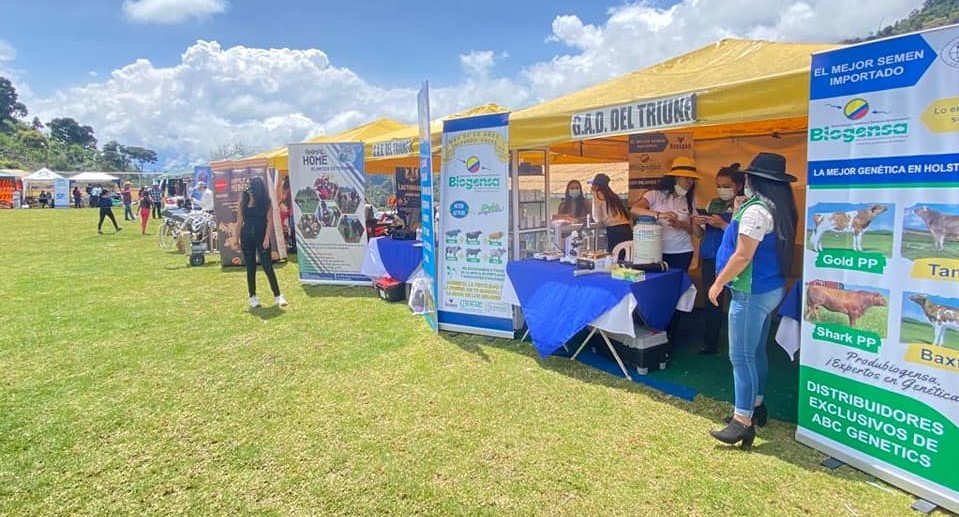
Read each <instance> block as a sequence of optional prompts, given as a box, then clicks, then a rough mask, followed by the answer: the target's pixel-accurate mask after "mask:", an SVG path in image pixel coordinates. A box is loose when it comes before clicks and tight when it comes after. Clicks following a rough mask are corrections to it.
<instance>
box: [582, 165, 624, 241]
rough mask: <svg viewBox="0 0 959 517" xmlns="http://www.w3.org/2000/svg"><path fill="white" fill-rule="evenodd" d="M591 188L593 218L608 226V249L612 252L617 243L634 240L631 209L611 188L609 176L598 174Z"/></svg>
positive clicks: (598, 222)
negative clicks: (630, 217)
mask: <svg viewBox="0 0 959 517" xmlns="http://www.w3.org/2000/svg"><path fill="white" fill-rule="evenodd" d="M590 190H592V192H593V220H595V221H596V223H597V224H599V225H601V226H605V227H606V251H608V252H610V253H612V251H613V248H615V247H616V245H617V244H619V243H622V242H626V241H631V240H633V229H632V227H631V226H630V224H629V223H630V221H629V211H628V210H626V205H624V204H623V200H621V199H619V196H618V195H617V194H616V193H615V192H613V189H611V188H609V176H607V175H605V174H603V173H599V174H597V175H596V177H594V178H593V181H592V184H591V186H590ZM613 259H614V260H617V259H618V257H613Z"/></svg>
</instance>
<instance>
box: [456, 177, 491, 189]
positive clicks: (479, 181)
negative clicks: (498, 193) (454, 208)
mask: <svg viewBox="0 0 959 517" xmlns="http://www.w3.org/2000/svg"><path fill="white" fill-rule="evenodd" d="M449 187H450V188H463V189H466V190H473V189H494V188H499V187H500V179H499V178H498V177H496V176H480V177H476V178H471V177H463V176H450V181H449Z"/></svg>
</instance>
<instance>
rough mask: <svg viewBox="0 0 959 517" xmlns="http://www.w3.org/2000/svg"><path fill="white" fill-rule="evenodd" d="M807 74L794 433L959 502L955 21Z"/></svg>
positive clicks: (838, 53) (935, 496)
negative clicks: (801, 288) (803, 233)
mask: <svg viewBox="0 0 959 517" xmlns="http://www.w3.org/2000/svg"><path fill="white" fill-rule="evenodd" d="M811 75H812V80H811V83H812V84H811V89H810V97H811V99H810V103H809V143H808V157H809V162H808V190H807V194H806V205H807V208H806V213H805V214H803V215H804V216H805V221H806V236H805V237H806V239H805V245H804V250H803V251H804V261H805V262H804V278H803V282H804V283H805V285H804V310H803V323H802V349H801V355H800V386H799V421H798V429H797V432H796V436H797V439H798V440H799V441H800V442H802V443H805V444H807V445H810V446H812V447H815V448H817V449H820V450H822V451H824V452H826V453H828V454H830V455H831V456H833V457H835V458H837V459H839V460H841V461H843V462H846V463H848V464H850V465H852V466H854V467H856V468H859V469H861V470H864V471H866V472H868V473H870V474H873V475H875V476H877V477H879V478H882V479H884V480H886V481H888V482H890V483H892V484H894V485H897V486H899V487H901V488H903V489H905V490H907V491H909V492H912V493H914V494H917V495H919V496H920V497H922V498H924V499H926V500H928V501H930V502H933V503H935V504H938V505H940V506H943V507H945V508H949V509H950V510H952V511H959V474H957V470H956V469H957V467H956V465H959V145H957V144H959V97H956V89H955V85H956V84H959V27H955V26H953V27H947V28H943V29H938V30H932V31H928V32H923V33H915V34H909V35H905V36H901V37H896V38H891V39H885V40H880V41H875V42H870V43H865V44H861V45H856V46H851V47H844V48H841V49H838V50H835V51H830V52H825V53H821V54H817V55H815V56H813V64H812V74H811Z"/></svg>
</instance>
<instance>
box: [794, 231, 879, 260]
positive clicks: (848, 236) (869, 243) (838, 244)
mask: <svg viewBox="0 0 959 517" xmlns="http://www.w3.org/2000/svg"><path fill="white" fill-rule="evenodd" d="M812 235H813V231H812V230H809V231H807V232H806V244H805V246H806V248H807V249H810V250H811V249H812V245H811V244H810V243H811V242H812ZM821 244H822V247H823V249H826V248H840V249H847V250H851V249H852V233H835V232H826V234H825V235H823V236H822V241H821ZM862 249H863V251H864V252H866V253H869V252H872V253H879V254H881V255H884V256H885V257H888V258H892V232H888V231H878V232H869V231H867V232H866V233H864V234H863V235H862Z"/></svg>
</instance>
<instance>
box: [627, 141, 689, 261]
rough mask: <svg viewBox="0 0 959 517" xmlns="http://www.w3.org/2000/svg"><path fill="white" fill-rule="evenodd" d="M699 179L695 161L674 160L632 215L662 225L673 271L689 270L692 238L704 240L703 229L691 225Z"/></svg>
mask: <svg viewBox="0 0 959 517" xmlns="http://www.w3.org/2000/svg"><path fill="white" fill-rule="evenodd" d="M698 179H699V174H698V172H697V171H696V163H695V162H694V161H693V159H692V158H687V157H685V156H680V157H678V158H676V159H675V160H673V164H672V167H671V168H670V170H669V172H667V173H666V175H665V176H663V179H662V181H660V183H659V185H657V186H656V188H653V189H650V190H647V191H646V192H645V193H643V196H642V197H641V198H639V200H637V201H636V202H635V203H634V204H633V206H632V210H631V211H632V213H633V214H635V215H651V216H654V217H656V219H657V220H658V221H659V223H660V224H661V225H663V261H665V262H666V263H667V264H669V268H670V269H681V270H683V271H686V270H688V269H689V265H690V264H691V263H692V261H693V239H692V236H693V235H695V236H697V237H701V236H702V233H703V229H702V227H700V226H699V225H698V224H693V221H692V216H693V215H694V214H695V213H696V212H695V208H694V207H695V206H696V197H695V194H694V191H695V189H696V180H698Z"/></svg>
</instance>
